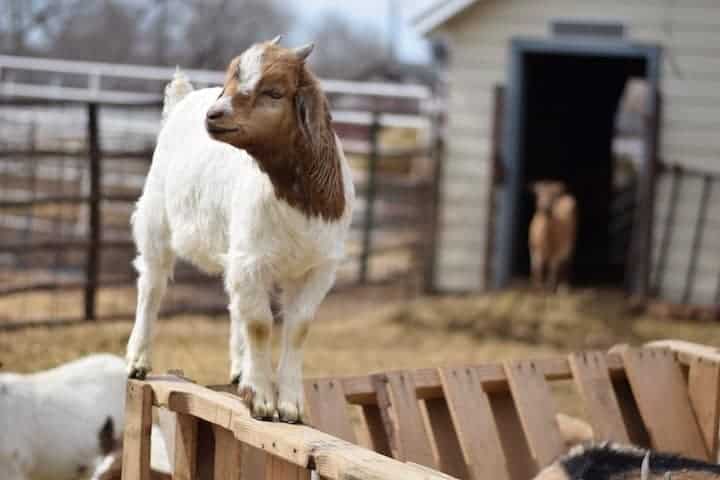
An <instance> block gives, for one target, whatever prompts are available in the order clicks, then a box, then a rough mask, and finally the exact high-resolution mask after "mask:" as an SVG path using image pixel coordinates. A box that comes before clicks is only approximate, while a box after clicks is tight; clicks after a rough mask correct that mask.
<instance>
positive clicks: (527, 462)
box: [489, 390, 538, 480]
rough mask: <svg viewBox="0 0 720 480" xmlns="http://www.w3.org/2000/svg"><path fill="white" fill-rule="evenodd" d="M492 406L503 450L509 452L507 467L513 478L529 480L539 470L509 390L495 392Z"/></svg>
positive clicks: (515, 479)
mask: <svg viewBox="0 0 720 480" xmlns="http://www.w3.org/2000/svg"><path fill="white" fill-rule="evenodd" d="M489 396H490V407H491V408H492V411H493V412H494V413H495V422H496V423H497V426H498V433H499V434H500V441H501V442H502V446H503V451H504V452H507V456H506V459H507V467H508V471H509V473H510V478H511V479H512V480H528V479H529V478H533V477H534V476H535V474H536V473H537V472H538V468H537V465H536V464H535V460H533V457H532V454H531V453H530V448H529V447H528V444H527V440H526V439H525V433H524V432H523V427H522V424H521V423H520V417H519V416H518V413H517V409H516V408H515V402H514V401H513V398H512V395H511V394H510V392H508V391H507V390H502V391H499V392H493V393H490V394H489Z"/></svg>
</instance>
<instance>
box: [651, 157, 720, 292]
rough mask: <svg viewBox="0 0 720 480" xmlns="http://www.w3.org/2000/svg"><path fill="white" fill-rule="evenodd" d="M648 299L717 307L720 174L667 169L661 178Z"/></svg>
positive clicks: (677, 166)
mask: <svg viewBox="0 0 720 480" xmlns="http://www.w3.org/2000/svg"><path fill="white" fill-rule="evenodd" d="M658 187H659V189H661V190H662V191H663V193H664V195H663V196H662V198H664V199H665V201H664V202H663V203H662V204H661V205H659V211H658V214H657V215H656V218H657V221H656V225H655V240H656V241H655V248H654V252H653V253H654V256H655V262H654V265H655V270H654V272H653V275H652V284H651V288H652V293H654V294H655V295H658V296H660V297H662V298H666V299H670V300H672V301H673V302H676V303H681V304H696V305H715V306H717V305H720V250H718V248H717V242H715V241H713V240H714V239H717V238H718V237H720V174H718V173H711V172H705V171H701V170H698V169H693V168H688V167H683V166H680V165H669V166H666V167H665V168H664V171H663V172H662V174H661V181H660V184H659V186H658Z"/></svg>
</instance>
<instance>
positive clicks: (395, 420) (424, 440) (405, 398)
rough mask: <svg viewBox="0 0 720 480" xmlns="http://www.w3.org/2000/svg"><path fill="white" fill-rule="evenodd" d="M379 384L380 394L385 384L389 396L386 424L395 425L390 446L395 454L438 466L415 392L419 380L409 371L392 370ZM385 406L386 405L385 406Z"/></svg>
mask: <svg viewBox="0 0 720 480" xmlns="http://www.w3.org/2000/svg"><path fill="white" fill-rule="evenodd" d="M383 380H384V381H383V382H381V383H379V384H378V395H380V394H381V391H382V387H383V385H384V387H385V391H386V393H387V396H388V402H387V408H383V409H382V410H381V412H384V415H385V419H386V421H385V424H386V425H387V426H390V427H391V428H392V435H391V436H390V446H391V448H392V449H393V457H395V458H397V459H398V460H401V461H410V462H414V463H419V464H420V465H425V466H427V467H431V468H435V467H436V465H435V460H434V458H433V455H432V448H431V446H430V439H429V437H428V434H427V432H426V431H425V426H424V422H423V417H422V414H421V412H420V406H419V404H418V398H417V396H416V394H415V382H414V381H413V377H412V374H411V373H409V372H389V373H387V374H385V375H384V376H383ZM381 407H382V406H381Z"/></svg>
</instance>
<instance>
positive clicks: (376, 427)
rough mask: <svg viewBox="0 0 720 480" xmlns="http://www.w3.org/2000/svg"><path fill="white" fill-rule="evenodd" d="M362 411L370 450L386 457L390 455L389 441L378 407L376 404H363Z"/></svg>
mask: <svg viewBox="0 0 720 480" xmlns="http://www.w3.org/2000/svg"><path fill="white" fill-rule="evenodd" d="M362 413H363V417H365V425H367V429H368V436H369V437H370V447H371V448H372V450H374V451H376V452H377V453H380V454H382V455H387V456H388V457H390V456H392V451H391V449H390V441H389V439H388V434H387V432H386V431H385V425H384V423H383V419H382V414H381V413H380V408H378V407H377V406H376V405H363V406H362Z"/></svg>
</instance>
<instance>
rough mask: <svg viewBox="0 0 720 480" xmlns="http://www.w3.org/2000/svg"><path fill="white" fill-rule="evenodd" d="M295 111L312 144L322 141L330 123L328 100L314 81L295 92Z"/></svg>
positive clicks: (304, 133)
mask: <svg viewBox="0 0 720 480" xmlns="http://www.w3.org/2000/svg"><path fill="white" fill-rule="evenodd" d="M295 112H296V115H297V122H298V125H299V126H300V129H301V130H302V133H303V136H304V137H305V139H306V140H307V141H308V142H310V143H311V144H314V145H317V144H318V142H321V141H322V139H323V137H324V134H325V131H326V130H327V128H328V125H329V120H330V119H329V115H330V113H329V107H328V105H327V100H326V99H325V97H324V96H323V94H322V93H321V92H320V90H319V89H318V88H317V86H316V85H315V83H314V82H309V83H306V84H304V85H302V86H301V87H300V88H298V90H297V93H296V94H295Z"/></svg>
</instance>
